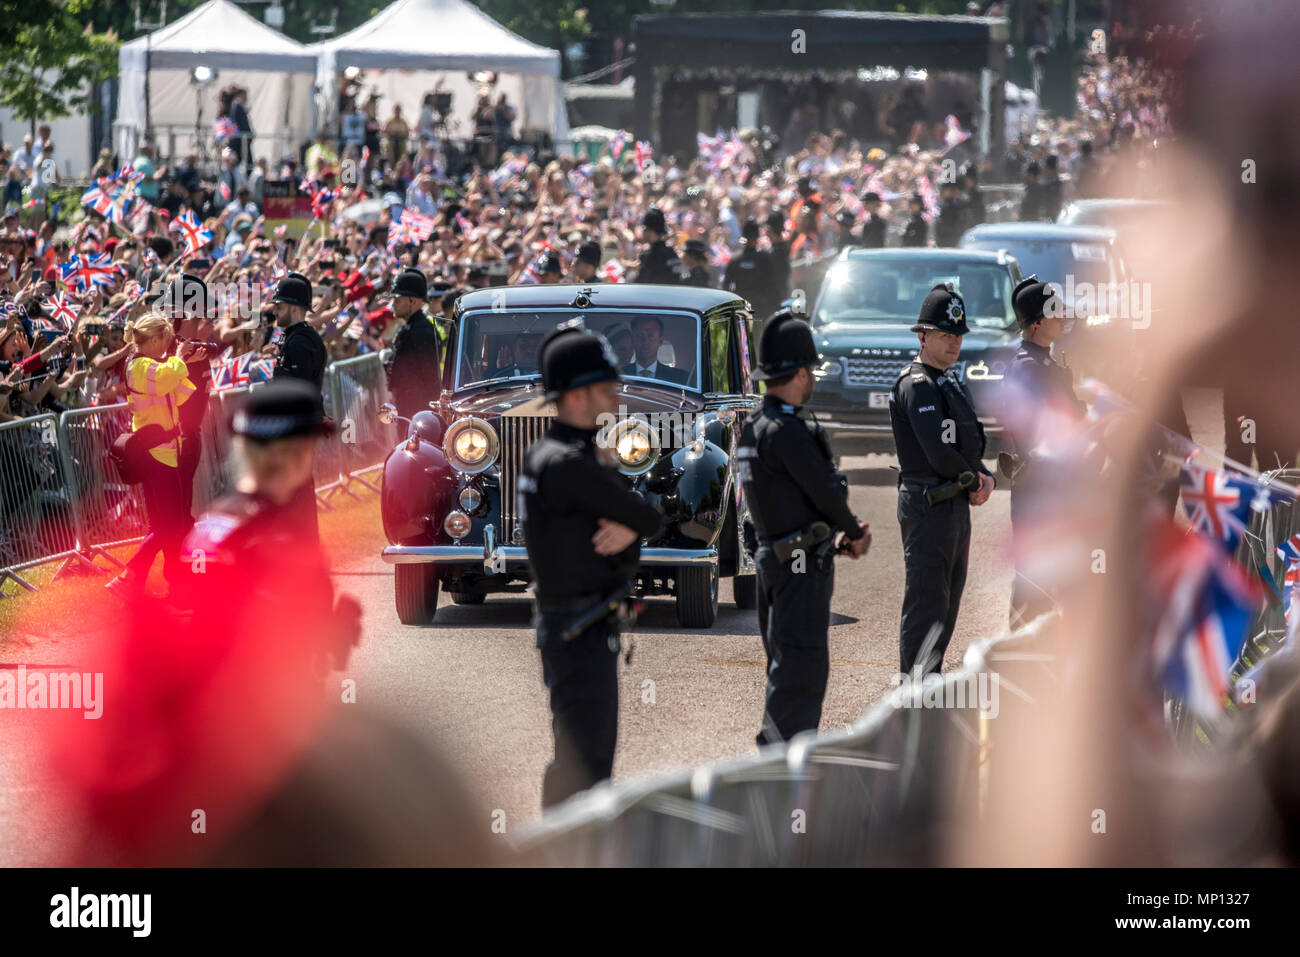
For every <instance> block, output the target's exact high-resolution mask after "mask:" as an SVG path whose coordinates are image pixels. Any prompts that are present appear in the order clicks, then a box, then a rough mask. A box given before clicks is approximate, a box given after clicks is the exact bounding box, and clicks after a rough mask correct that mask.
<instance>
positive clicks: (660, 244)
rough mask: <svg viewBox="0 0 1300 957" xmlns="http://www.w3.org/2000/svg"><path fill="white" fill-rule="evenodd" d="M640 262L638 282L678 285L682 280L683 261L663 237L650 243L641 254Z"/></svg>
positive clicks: (637, 275)
mask: <svg viewBox="0 0 1300 957" xmlns="http://www.w3.org/2000/svg"><path fill="white" fill-rule="evenodd" d="M640 263H641V265H640V267H639V268H638V269H637V273H636V281H637V282H654V283H662V284H668V285H677V284H678V283H680V282H681V281H682V261H681V260H680V259H678V258H677V253H675V252H673V251H672V249H670V248H669V246H668V243H666V242H664V241H663V240H662V239H657V240H655V241H654V242H653V243H651V244H650V248H649V249H647V250H646V251H645V252H643V253H642V254H641V257H640Z"/></svg>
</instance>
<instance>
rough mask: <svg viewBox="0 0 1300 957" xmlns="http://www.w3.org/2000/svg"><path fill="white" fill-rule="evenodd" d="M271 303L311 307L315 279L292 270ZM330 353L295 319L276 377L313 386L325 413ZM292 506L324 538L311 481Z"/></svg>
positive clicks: (315, 334)
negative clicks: (326, 365)
mask: <svg viewBox="0 0 1300 957" xmlns="http://www.w3.org/2000/svg"><path fill="white" fill-rule="evenodd" d="M271 302H273V303H276V302H287V303H290V304H291V305H296V306H301V307H302V308H304V309H311V282H310V281H309V280H308V279H307V277H306V276H303V275H302V274H301V273H296V272H291V273H289V275H287V276H285V277H284V278H283V279H281V280H280V281H279V282H278V283H277V284H276V287H275V293H274V294H273V295H272V296H271ZM327 360H328V355H327V353H326V351H325V340H324V339H322V338H321V335H320V333H319V332H317V331H316V330H315V329H313V328H312V327H311V326H310V325H309V324H308V323H307V322H306V321H305V320H304V321H303V322H295V323H294V324H293V325H292V326H290V327H289V328H288V329H286V330H285V331H284V340H283V341H282V342H281V343H280V354H279V355H278V356H277V357H276V360H275V371H274V373H273V374H272V376H271V378H272V380H273V381H275V380H283V379H301V380H302V381H304V382H306V383H307V384H308V385H310V386H311V387H312V391H313V393H314V394H315V396H316V402H317V408H318V411H319V412H320V414H321V417H322V418H323V417H324V415H325V395H324V393H325V363H326V361H327ZM292 507H293V508H294V509H295V510H296V513H297V515H298V517H299V519H300V521H301V522H302V524H303V529H304V531H305V532H306V533H307V534H309V535H311V536H312V537H313V538H315V539H316V540H317V541H319V540H320V524H319V519H318V516H317V514H316V489H315V488H314V487H313V486H312V485H311V483H308V484H307V485H304V486H303V487H302V489H301V490H300V491H299V493H298V496H297V497H296V498H295V499H294V502H293V505H292Z"/></svg>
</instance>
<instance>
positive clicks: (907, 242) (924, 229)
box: [903, 213, 929, 246]
mask: <svg viewBox="0 0 1300 957" xmlns="http://www.w3.org/2000/svg"><path fill="white" fill-rule="evenodd" d="M928 238H929V224H928V223H927V222H926V221H925V217H924V216H923V215H922V214H921V213H916V214H915V215H913V216H912V218H911V219H909V220H908V221H907V226H906V228H904V230H903V245H904V246H924V245H925V244H926V241H927V240H928Z"/></svg>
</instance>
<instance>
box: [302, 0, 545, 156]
mask: <svg viewBox="0 0 1300 957" xmlns="http://www.w3.org/2000/svg"><path fill="white" fill-rule="evenodd" d="M308 49H310V50H313V51H315V52H316V53H318V54H319V65H318V74H317V76H318V80H319V87H318V88H319V89H320V90H322V91H326V92H325V93H324V94H323V96H324V99H325V100H328V102H321V103H320V115H322V116H329V117H331V118H334V117H335V115H336V112H337V105H338V104H337V98H336V96H337V95H336V92H335V91H337V89H338V82H339V75H340V74H341V73H342V72H343V71H344V70H346V69H347V68H348V67H357V68H358V69H360V70H361V71H362V75H361V76H360V77H359V79H360V80H361V82H362V83H363V95H364V94H368V93H369V92H370V91H371V90H377V91H378V93H379V94H380V97H381V99H380V105H379V121H380V123H381V124H382V123H384V122H386V121H387V119H388V117H389V116H390V115H391V113H392V108H393V104H394V103H397V104H400V105H401V107H402V114H403V116H404V118H405V119H406V122H407V124H408V125H409V126H410V127H411V129H412V131H414V129H415V127H416V125H417V122H418V120H419V116H420V105H421V102H422V101H423V99H424V95H425V94H426V93H429V92H431V91H432V90H433V88H434V85H435V83H437V81H438V80H439V79H441V80H442V82H443V86H442V89H443V91H444V92H449V93H451V94H452V97H453V100H452V116H451V119H450V120H449V124H450V125H451V130H450V132H451V135H452V136H455V137H467V136H470V135H472V133H473V128H472V122H471V119H470V117H471V114H472V113H473V109H474V104H475V101H476V96H477V91H478V86H477V84H475V83H474V82H473V81H472V80H471V79H469V77H468V76H467V74H468V73H469V72H470V71H492V72H495V73H497V74H498V79H497V82H496V84H495V86H494V87H492V97H493V101H494V102H495V99H496V96H497V94H498V93H505V94H506V98H507V100H508V101H509V102H510V103H511V104H512V105H513V106H514V107H515V109H516V110H517V112H518V116H517V119H516V121H515V132H516V134H518V133H519V132H520V131H522V130H524V129H526V128H534V129H540V130H544V131H546V132H547V133H549V134H550V135H551V136H552V138H553V139H554V140H555V142H556V144H557V146H558V145H560V144H567V142H568V138H569V120H568V113H567V111H566V110H565V106H564V96H563V92H562V90H561V87H560V54H559V52H558V51H556V50H550V49H547V48H546V47H543V46H538V45H537V44H535V43H531V42H529V41H528V40H525V39H524V38H523V37H520V36H517V35H516V34H514V33H511V32H510V31H509V30H507V29H506V28H505V27H503V26H501V24H499V23H497V22H496V21H495V20H493V19H492V18H491V17H489V16H488V15H487V14H485V13H483V12H482V11H481V10H479V9H478V8H477V7H475V6H473V5H472V4H470V3H467V2H466V0H396V2H395V3H393V4H391V5H390V6H388V7H386V8H385V9H383V10H381V11H380V12H379V13H377V14H376V15H375V16H374V17H373V18H372V19H370V20H369V21H368V22H366V23H363V24H362V25H361V26H359V27H357V28H356V29H355V30H352V31H350V32H348V33H345V34H343V35H342V36H338V37H334V38H332V39H329V40H324V41H322V42H321V43H317V44H314V45H312V46H311V47H309V48H308Z"/></svg>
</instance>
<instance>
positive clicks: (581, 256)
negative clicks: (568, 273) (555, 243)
mask: <svg viewBox="0 0 1300 957" xmlns="http://www.w3.org/2000/svg"><path fill="white" fill-rule="evenodd" d="M600 258H601V257H600V243H597V242H593V241H592V240H590V239H589V240H587V241H586V242H584V243H583V244H582V245H581V246H579V247H578V254H577V255H576V256H575V257H574V259H573V281H574V282H580V283H582V284H584V285H591V284H593V283H598V282H603V281H604V280H602V279H601V278H600Z"/></svg>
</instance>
